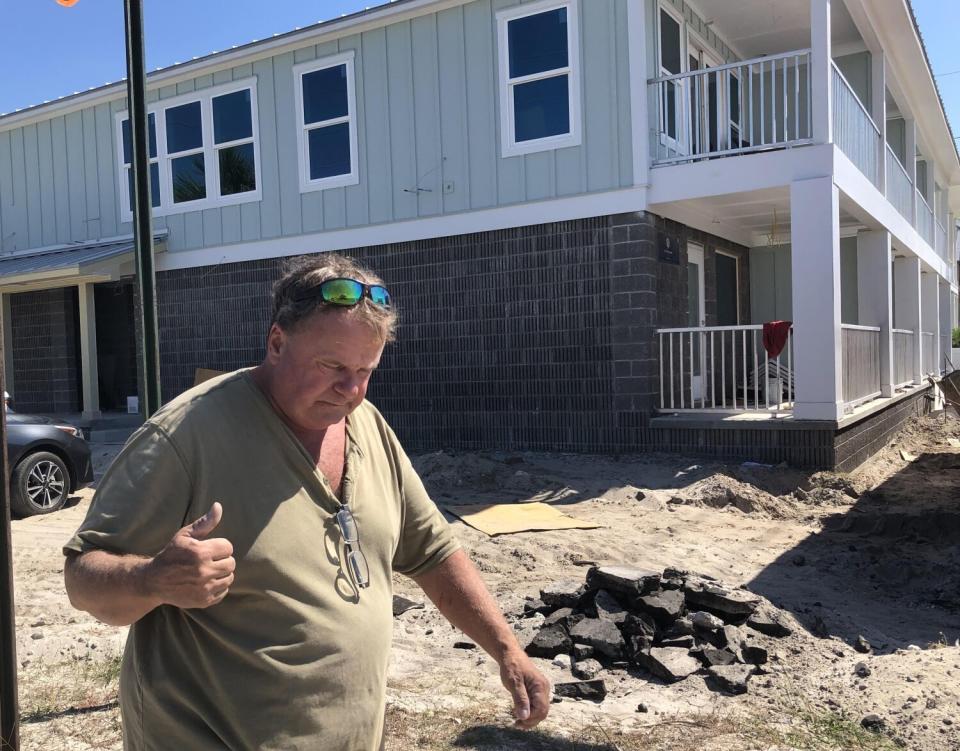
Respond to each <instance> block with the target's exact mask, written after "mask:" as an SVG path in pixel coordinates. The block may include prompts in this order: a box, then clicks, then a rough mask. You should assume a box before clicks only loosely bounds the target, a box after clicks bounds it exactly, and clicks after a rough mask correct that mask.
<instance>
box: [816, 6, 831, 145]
mask: <svg viewBox="0 0 960 751" xmlns="http://www.w3.org/2000/svg"><path fill="white" fill-rule="evenodd" d="M830 2H831V0H810V79H811V80H810V95H811V102H810V111H811V115H812V117H813V140H814V142H815V143H832V142H833V109H832V107H833V102H832V97H831V96H830V87H831V75H830V62H831V60H832V57H833V55H832V53H831V42H830Z"/></svg>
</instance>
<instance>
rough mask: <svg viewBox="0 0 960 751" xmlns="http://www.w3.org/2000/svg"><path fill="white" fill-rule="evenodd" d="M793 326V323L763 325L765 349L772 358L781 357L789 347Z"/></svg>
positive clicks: (781, 322)
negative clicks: (788, 339) (788, 342)
mask: <svg viewBox="0 0 960 751" xmlns="http://www.w3.org/2000/svg"><path fill="white" fill-rule="evenodd" d="M791 326H793V321H768V322H767V323H765V324H763V348H764V349H765V350H766V351H767V355H769V356H770V358H774V357H776V356H777V355H779V354H780V353H781V352H783V348H784V347H786V346H787V337H788V336H790V327H791Z"/></svg>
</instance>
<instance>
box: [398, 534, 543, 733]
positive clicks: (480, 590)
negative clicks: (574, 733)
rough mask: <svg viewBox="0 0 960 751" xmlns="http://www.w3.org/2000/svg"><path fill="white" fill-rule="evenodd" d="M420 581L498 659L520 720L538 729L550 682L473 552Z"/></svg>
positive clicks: (452, 618) (448, 615) (453, 619)
mask: <svg viewBox="0 0 960 751" xmlns="http://www.w3.org/2000/svg"><path fill="white" fill-rule="evenodd" d="M414 581H415V582H416V583H417V584H419V585H420V587H421V588H422V589H423V591H424V592H426V594H427V596H428V597H429V598H430V599H431V600H432V601H433V604H434V605H436V606H437V609H438V610H439V611H440V612H441V613H442V614H443V615H444V617H445V618H446V619H447V620H448V621H450V623H452V624H453V625H454V626H456V627H457V628H458V629H460V630H461V631H463V633H465V634H466V635H467V636H469V637H470V638H471V639H473V640H474V641H475V642H476V643H477V644H479V645H480V646H481V647H482V648H483V650H484V651H485V652H486V653H487V654H489V655H490V656H491V657H492V658H493V659H494V660H496V661H497V664H498V665H499V666H500V680H501V681H503V685H504V687H505V688H506V689H507V690H508V691H509V692H510V694H511V695H512V696H513V701H514V714H515V716H516V718H517V725H518V726H519V727H522V728H532V727H534V726H535V725H536V724H537V723H539V722H540V721H541V720H542V719H543V718H544V717H546V716H547V712H548V711H549V710H550V682H549V681H548V680H547V679H546V677H545V676H544V675H543V674H542V673H541V672H540V671H539V670H537V668H536V667H535V666H534V664H533V662H532V661H531V660H530V658H529V657H527V655H526V653H524V651H523V650H522V649H521V648H520V645H519V644H518V643H517V639H516V637H515V636H514V634H513V629H511V628H510V626H509V625H508V624H507V622H506V620H505V619H504V617H503V614H502V613H501V612H500V608H499V607H498V606H497V603H496V602H495V601H494V599H493V597H492V595H491V594H490V592H489V591H488V590H487V587H486V585H485V584H484V583H483V580H482V579H481V578H480V574H479V572H478V571H477V568H476V566H474V565H473V563H472V562H471V561H470V559H469V558H468V557H467V554H466V553H464V552H463V551H462V550H458V551H457V552H456V553H454V554H453V555H451V556H450V557H449V558H447V559H446V560H445V561H443V563H441V564H439V565H438V566H435V567H434V568H432V569H430V570H429V571H428V572H426V573H425V574H421V575H420V576H417V577H414Z"/></svg>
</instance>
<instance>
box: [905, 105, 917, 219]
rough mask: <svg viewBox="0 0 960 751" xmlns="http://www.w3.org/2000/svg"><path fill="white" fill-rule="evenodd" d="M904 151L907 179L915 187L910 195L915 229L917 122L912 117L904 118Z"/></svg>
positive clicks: (911, 213) (911, 217)
mask: <svg viewBox="0 0 960 751" xmlns="http://www.w3.org/2000/svg"><path fill="white" fill-rule="evenodd" d="M903 131H904V133H905V134H906V135H905V136H904V144H905V146H904V149H903V158H904V159H906V160H907V161H906V162H905V163H904V165H903V166H904V167H906V168H907V177H909V178H910V185H912V186H913V192H912V193H911V194H910V216H909V219H910V222H911V223H912V224H913V226H914V227H916V226H917V121H916V120H914V119H913V118H912V117H906V116H904V118H903Z"/></svg>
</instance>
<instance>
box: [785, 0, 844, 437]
mask: <svg viewBox="0 0 960 751" xmlns="http://www.w3.org/2000/svg"><path fill="white" fill-rule="evenodd" d="M820 3H823V4H825V5H826V6H827V7H828V8H829V3H826V0H814V6H817V5H818V4H820ZM790 240H791V244H792V247H793V248H794V249H795V250H794V252H793V253H792V261H791V274H792V286H793V320H794V323H795V325H796V329H795V332H794V347H795V352H794V355H795V363H796V379H797V383H796V401H795V406H794V414H795V415H796V417H797V418H798V419H810V420H837V419H839V418H840V416H841V415H842V413H843V402H842V397H841V388H842V383H841V343H840V199H839V191H838V189H837V186H836V185H835V184H834V182H833V179H832V178H831V177H817V178H811V179H809V180H797V181H795V182H793V183H792V184H791V185H790ZM800 248H802V249H803V251H802V252H800V250H799V249H800Z"/></svg>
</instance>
